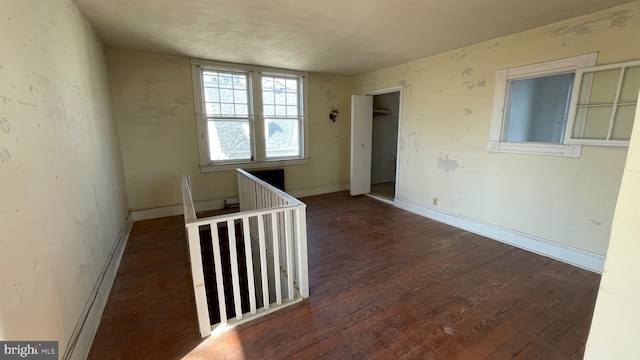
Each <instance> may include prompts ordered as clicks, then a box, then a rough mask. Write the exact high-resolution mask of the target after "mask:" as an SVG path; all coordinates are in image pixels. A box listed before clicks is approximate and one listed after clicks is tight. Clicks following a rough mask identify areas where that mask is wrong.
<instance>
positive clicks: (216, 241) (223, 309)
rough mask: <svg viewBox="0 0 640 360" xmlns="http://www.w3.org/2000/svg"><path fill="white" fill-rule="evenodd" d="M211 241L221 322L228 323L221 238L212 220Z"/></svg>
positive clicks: (216, 225)
mask: <svg viewBox="0 0 640 360" xmlns="http://www.w3.org/2000/svg"><path fill="white" fill-rule="evenodd" d="M210 226H211V239H212V240H211V241H212V244H213V260H214V265H215V268H216V283H217V285H218V304H219V307H220V323H222V324H226V323H227V306H226V304H225V296H224V278H223V277H222V257H221V256H220V238H219V237H218V223H216V222H212V223H211V224H210Z"/></svg>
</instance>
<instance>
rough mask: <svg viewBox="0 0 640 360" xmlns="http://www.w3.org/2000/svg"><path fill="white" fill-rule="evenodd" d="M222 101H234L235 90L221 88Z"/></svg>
mask: <svg viewBox="0 0 640 360" xmlns="http://www.w3.org/2000/svg"><path fill="white" fill-rule="evenodd" d="M220 101H221V102H225V103H233V90H228V89H220Z"/></svg>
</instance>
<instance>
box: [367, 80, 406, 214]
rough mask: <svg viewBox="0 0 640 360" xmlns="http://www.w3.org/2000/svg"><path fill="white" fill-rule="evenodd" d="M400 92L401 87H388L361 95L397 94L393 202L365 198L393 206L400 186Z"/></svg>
mask: <svg viewBox="0 0 640 360" xmlns="http://www.w3.org/2000/svg"><path fill="white" fill-rule="evenodd" d="M402 91H403V87H402V86H393V87H388V88H383V89H378V90H371V91H367V92H364V93H363V94H362V95H363V96H376V95H385V94H390V93H394V92H397V93H399V96H398V139H397V140H398V142H397V144H398V146H397V147H396V181H395V187H394V189H393V200H392V201H389V200H387V199H383V198H380V197H378V196H373V195H371V194H367V196H371V197H374V198H376V199H378V200H382V201H384V202H388V203H391V204H393V203H394V202H395V201H396V199H397V198H398V185H399V184H400V171H399V170H400V167H399V166H398V165H399V163H400V144H401V142H400V140H401V138H402ZM371 126H373V123H371Z"/></svg>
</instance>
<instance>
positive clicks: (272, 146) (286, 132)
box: [264, 119, 300, 158]
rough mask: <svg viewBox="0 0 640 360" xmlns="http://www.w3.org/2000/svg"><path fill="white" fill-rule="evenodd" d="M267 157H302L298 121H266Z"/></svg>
mask: <svg viewBox="0 0 640 360" xmlns="http://www.w3.org/2000/svg"><path fill="white" fill-rule="evenodd" d="M264 133H265V144H266V147H267V149H266V150H267V157H268V158H274V157H292V156H300V127H299V120H298V119H265V132H264Z"/></svg>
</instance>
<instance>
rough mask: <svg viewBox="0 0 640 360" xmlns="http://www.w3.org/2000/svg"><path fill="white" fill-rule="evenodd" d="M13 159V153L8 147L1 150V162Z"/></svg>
mask: <svg viewBox="0 0 640 360" xmlns="http://www.w3.org/2000/svg"><path fill="white" fill-rule="evenodd" d="M10 161H11V153H9V150H8V149H7V148H4V149H2V150H0V164H8V163H9V162H10Z"/></svg>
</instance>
